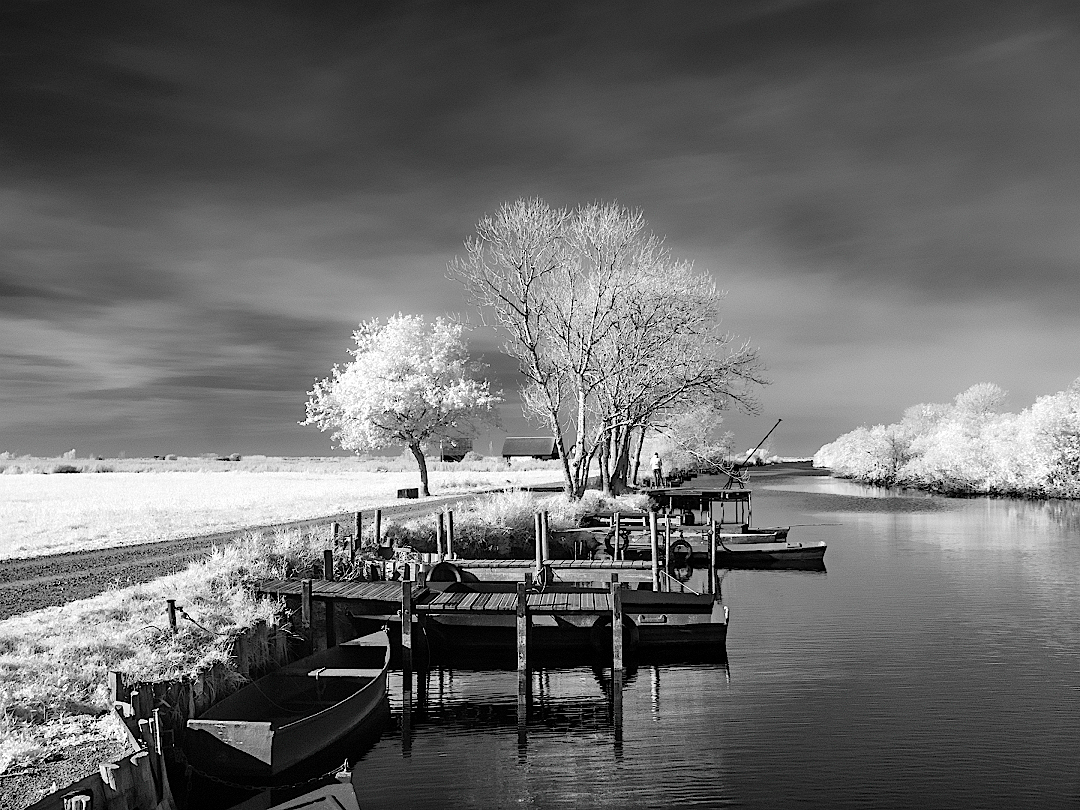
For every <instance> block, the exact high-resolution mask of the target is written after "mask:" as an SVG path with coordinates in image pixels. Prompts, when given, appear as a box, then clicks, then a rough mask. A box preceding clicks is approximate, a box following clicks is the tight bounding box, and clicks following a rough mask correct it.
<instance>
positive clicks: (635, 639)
mask: <svg viewBox="0 0 1080 810" xmlns="http://www.w3.org/2000/svg"><path fill="white" fill-rule="evenodd" d="M622 625H623V652H633V651H634V650H636V649H637V647H638V644H639V643H640V642H641V631H640V630H638V626H637V622H635V621H634V620H633V619H631V618H630V617H629V616H623V620H622ZM611 640H612V639H611V614H607V615H605V616H597V617H596V621H595V622H593V624H592V627H590V628H589V644H590V645H592V648H593V650H595V651H596V652H598V653H600V654H601V655H611Z"/></svg>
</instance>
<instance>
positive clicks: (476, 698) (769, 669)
mask: <svg viewBox="0 0 1080 810" xmlns="http://www.w3.org/2000/svg"><path fill="white" fill-rule="evenodd" d="M695 483H698V482H695ZM751 485H752V487H753V491H754V519H755V523H756V524H758V525H778V524H791V525H792V526H793V528H792V530H791V539H792V540H798V539H805V540H826V541H828V544H829V549H828V552H827V554H826V556H825V563H826V567H827V572H802V571H788V572H785V571H728V572H722V579H721V590H722V594H723V598H724V601H725V604H727V605H728V606H729V608H730V610H731V625H730V630H729V635H728V642H727V665H726V666H724V665H723V664H715V663H713V664H708V665H704V664H700V665H695V664H683V665H665V666H644V665H642V666H639V667H636V668H633V669H631V671H630V673H629V674H628V679H627V682H626V684H625V686H624V693H623V695H624V697H623V703H624V714H623V722H622V733H621V735H619V734H617V733H616V730H615V728H614V725H613V723H612V721H611V718H610V715H609V701H608V699H607V697H606V696H605V690H607V689H609V688H610V687H609V683H610V670H600V671H594V670H593V669H591V668H589V667H582V668H576V669H574V668H572V669H558V670H547V671H543V672H539V673H534V676H533V683H534V705H533V711H532V714H531V715H530V719H529V723H528V725H527V727H526V729H525V737H524V738H523V739H521V738H519V733H518V728H517V726H516V722H515V718H516V703H515V701H516V676H515V674H514V673H513V672H482V671H480V672H477V671H472V672H469V671H460V670H455V671H449V670H445V669H443V670H436V671H434V672H431V673H428V674H427V676H426V680H425V683H424V689H423V694H421V693H419V692H414V693H413V696H412V697H413V704H412V707H411V710H410V712H409V716H408V718H407V726H408V728H407V729H403V725H404V724H403V720H405V719H406V718H404V716H403V712H402V706H401V700H400V698H401V689H400V686H401V681H400V676H399V677H398V678H397V679H396V681H395V683H394V688H393V690H392V708H393V720H392V721H391V724H390V726H389V727H388V729H387V730H386V732H384V734H383V736H382V738H381V739H380V740H379V741H378V742H377V743H376V744H375V745H374V747H373V748H371V749H370V750H368V751H367V752H366V753H365V754H364V755H363V756H362V757H361V758H360V759H359V761H358V762H356V763H355V770H354V773H353V782H354V784H355V785H356V787H357V793H358V796H359V798H360V803H361V806H362V807H363V808H365V810H370V809H371V808H392V807H409V808H439V810H444V808H446V807H453V808H456V809H457V810H460V809H461V808H505V807H529V808H559V807H567V808H569V807H575V808H576V807H589V808H619V809H620V810H624V809H625V808H645V807H688V806H693V807H717V808H719V807H739V808H766V807H789V806H796V805H797V806H801V807H822V808H843V807H852V808H856V807H857V808H907V807H929V808H952V807H964V808H970V807H979V808H996V807H1001V808H1018V807H1043V808H1045V807H1067V806H1072V807H1075V806H1080V504H1073V503H1063V502H1026V501H1016V500H1007V499H993V500H992V499H986V498H977V499H949V498H943V497H937V496H931V495H926V494H921V493H915V492H906V491H895V490H883V489H878V488H872V487H867V486H863V485H858V484H853V483H851V482H845V481H840V480H836V479H832V478H828V477H825V476H822V475H821V474H820V473H819V472H816V471H812V470H809V469H808V468H806V467H802V468H797V467H796V468H787V469H779V470H777V469H770V470H767V471H765V472H760V473H756V474H755V475H754V477H753V480H752V482H751ZM421 699H422V702H421ZM403 732H407V733H403Z"/></svg>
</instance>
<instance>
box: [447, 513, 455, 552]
mask: <svg viewBox="0 0 1080 810" xmlns="http://www.w3.org/2000/svg"><path fill="white" fill-rule="evenodd" d="M446 558H447V559H448V560H453V559H454V510H453V509H447V510H446Z"/></svg>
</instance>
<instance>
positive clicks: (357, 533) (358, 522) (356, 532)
mask: <svg viewBox="0 0 1080 810" xmlns="http://www.w3.org/2000/svg"><path fill="white" fill-rule="evenodd" d="M363 529H364V517H363V515H361V514H360V513H359V512H357V513H355V514H354V515H353V529H352V541H351V542H350V543H349V562H350V563H355V562H356V555H357V554H358V553H359V552H360V537H361V536H362V533H363Z"/></svg>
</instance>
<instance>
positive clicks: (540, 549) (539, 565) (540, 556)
mask: <svg viewBox="0 0 1080 810" xmlns="http://www.w3.org/2000/svg"><path fill="white" fill-rule="evenodd" d="M540 526H541V517H540V513H539V512H533V540H534V543H535V549H536V576H537V577H539V576H540V571H541V570H543V568H544V545H543V538H542V537H541V532H542V529H541V528H540Z"/></svg>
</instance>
